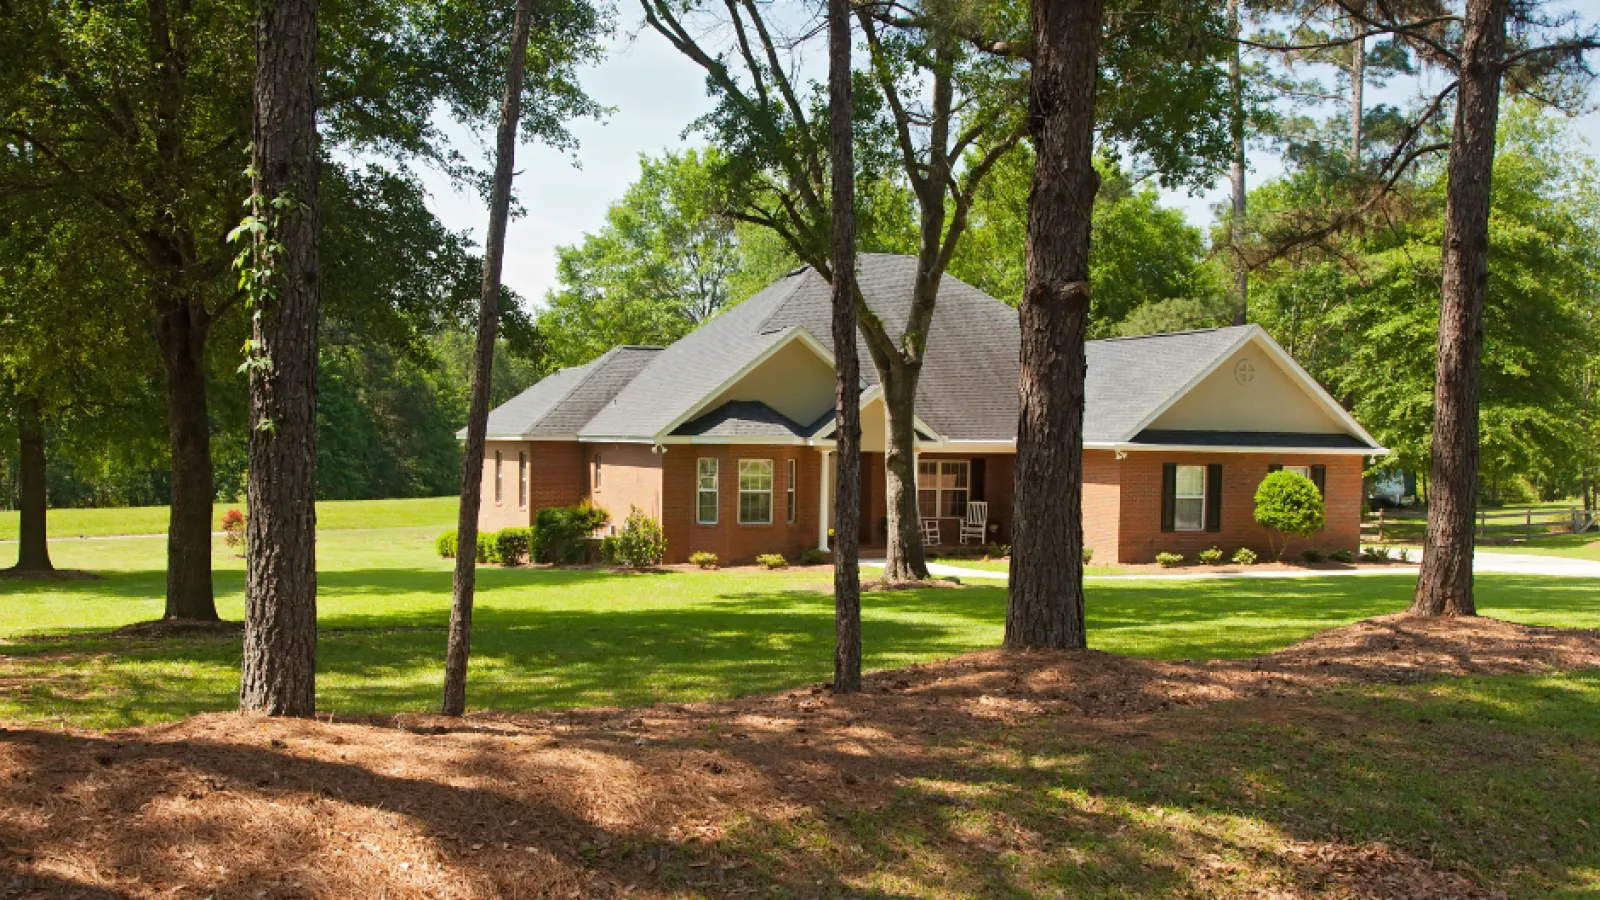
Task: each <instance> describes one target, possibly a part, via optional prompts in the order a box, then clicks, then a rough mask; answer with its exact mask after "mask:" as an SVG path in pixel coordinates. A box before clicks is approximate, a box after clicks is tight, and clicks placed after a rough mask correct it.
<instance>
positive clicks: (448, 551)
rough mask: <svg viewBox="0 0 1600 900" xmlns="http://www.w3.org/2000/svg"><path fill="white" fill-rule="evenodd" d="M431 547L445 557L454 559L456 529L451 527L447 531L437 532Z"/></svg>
mask: <svg viewBox="0 0 1600 900" xmlns="http://www.w3.org/2000/svg"><path fill="white" fill-rule="evenodd" d="M433 549H434V550H435V551H437V552H438V554H439V555H440V556H442V557H444V558H445V559H455V558H456V530H455V529H454V528H452V529H450V530H449V531H441V532H439V536H438V537H436V538H434V539H433Z"/></svg>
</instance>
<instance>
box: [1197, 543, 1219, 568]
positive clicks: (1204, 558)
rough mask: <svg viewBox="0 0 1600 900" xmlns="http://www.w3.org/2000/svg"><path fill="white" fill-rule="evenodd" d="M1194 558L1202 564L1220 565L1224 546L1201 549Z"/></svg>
mask: <svg viewBox="0 0 1600 900" xmlns="http://www.w3.org/2000/svg"><path fill="white" fill-rule="evenodd" d="M1194 558H1195V561H1196V562H1198V563H1200V565H1202V566H1220V565H1222V548H1221V547H1210V548H1208V549H1205V550H1201V551H1200V552H1199V553H1196V554H1195V555H1194Z"/></svg>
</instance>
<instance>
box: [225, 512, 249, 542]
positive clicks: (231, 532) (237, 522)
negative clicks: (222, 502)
mask: <svg viewBox="0 0 1600 900" xmlns="http://www.w3.org/2000/svg"><path fill="white" fill-rule="evenodd" d="M244 526H245V518H244V513H242V512H240V511H238V510H237V509H230V510H228V511H227V512H225V513H223V514H222V542H223V543H224V544H227V545H228V546H229V547H237V546H239V545H240V544H243V543H244Z"/></svg>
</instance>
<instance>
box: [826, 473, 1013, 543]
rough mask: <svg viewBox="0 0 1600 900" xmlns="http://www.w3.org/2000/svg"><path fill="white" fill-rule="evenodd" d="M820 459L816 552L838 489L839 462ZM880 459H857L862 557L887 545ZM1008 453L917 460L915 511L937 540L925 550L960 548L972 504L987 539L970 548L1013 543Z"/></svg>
mask: <svg viewBox="0 0 1600 900" xmlns="http://www.w3.org/2000/svg"><path fill="white" fill-rule="evenodd" d="M819 452H820V453H822V455H823V464H822V466H821V471H822V483H821V485H820V490H819V491H818V506H819V509H820V515H819V516H818V518H817V521H818V523H819V525H820V527H819V528H818V534H817V546H818V547H820V548H823V549H827V547H828V532H829V530H830V529H831V528H832V526H833V522H834V514H833V499H834V498H833V493H834V486H835V485H836V484H837V483H838V481H837V479H838V460H837V458H836V456H835V453H834V451H833V450H832V449H826V450H820V451H819ZM884 460H885V457H884V454H883V453H875V452H863V453H862V454H861V527H860V532H859V534H860V542H861V554H862V556H863V557H867V556H870V555H872V554H877V555H880V556H881V555H882V554H883V553H884V552H885V549H886V548H887V546H888V542H889V509H888V501H887V497H888V473H887V471H886V468H885V465H884ZM1013 461H1014V455H1013V454H1010V453H959V452H938V453H932V452H930V453H919V454H917V506H918V512H919V514H920V517H921V518H922V519H923V520H924V521H925V522H931V523H934V524H933V525H932V526H926V525H925V526H924V527H931V528H932V529H933V530H934V531H935V532H936V533H937V534H938V537H939V541H938V543H933V542H931V541H930V542H925V546H928V547H932V548H938V547H958V546H961V524H962V522H963V520H964V519H965V517H966V515H967V512H968V505H969V504H970V503H973V502H981V503H984V504H987V518H986V521H985V531H986V533H987V536H986V538H985V539H984V540H983V541H982V542H979V541H975V540H973V539H972V538H970V537H969V538H968V546H974V545H976V544H978V543H998V544H1009V543H1010V542H1011V505H1012V504H1011V497H1012V493H1011V491H1012V485H1011V481H1012V464H1013Z"/></svg>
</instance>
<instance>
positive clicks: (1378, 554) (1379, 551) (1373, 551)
mask: <svg viewBox="0 0 1600 900" xmlns="http://www.w3.org/2000/svg"><path fill="white" fill-rule="evenodd" d="M1361 561H1362V562H1388V561H1389V548H1388V547H1379V546H1372V547H1362V548H1361Z"/></svg>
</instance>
